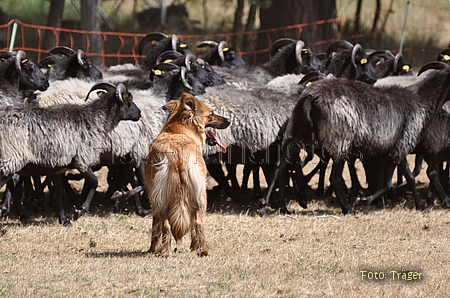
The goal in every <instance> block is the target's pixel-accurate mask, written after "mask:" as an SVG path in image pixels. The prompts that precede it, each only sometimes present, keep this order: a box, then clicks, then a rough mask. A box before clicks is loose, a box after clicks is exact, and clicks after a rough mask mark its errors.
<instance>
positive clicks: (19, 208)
mask: <svg viewBox="0 0 450 298" xmlns="http://www.w3.org/2000/svg"><path fill="white" fill-rule="evenodd" d="M11 177H12V175H11ZM12 178H13V179H10V180H9V181H7V188H8V189H9V190H10V192H11V195H12V198H13V204H14V208H15V209H16V212H17V214H18V215H19V218H20V221H21V222H23V223H26V224H29V223H32V222H33V220H32V219H31V217H30V216H29V215H28V213H27V212H26V209H25V207H24V206H23V204H22V191H18V188H17V187H18V183H19V181H20V177H19V176H17V179H15V177H12Z"/></svg>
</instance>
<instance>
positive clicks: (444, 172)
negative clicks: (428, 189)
mask: <svg viewBox="0 0 450 298" xmlns="http://www.w3.org/2000/svg"><path fill="white" fill-rule="evenodd" d="M448 178H449V166H448V163H447V165H446V166H445V167H444V163H443V162H441V164H440V166H439V180H440V181H441V184H442V187H443V188H444V190H445V193H446V194H447V195H449V183H448Z"/></svg>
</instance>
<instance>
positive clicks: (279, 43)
mask: <svg viewBox="0 0 450 298" xmlns="http://www.w3.org/2000/svg"><path fill="white" fill-rule="evenodd" d="M293 43H295V40H294V39H292V38H287V37H286V38H280V39H277V40H276V41H275V42H274V43H273V44H272V47H271V48H270V51H269V57H270V58H272V56H273V55H275V53H276V52H278V50H279V49H281V48H283V47H285V46H287V45H288V44H293Z"/></svg>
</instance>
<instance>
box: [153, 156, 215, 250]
mask: <svg viewBox="0 0 450 298" xmlns="http://www.w3.org/2000/svg"><path fill="white" fill-rule="evenodd" d="M196 163H197V160H196V158H195V155H193V156H190V157H189V162H188V163H186V162H177V161H174V160H173V161H169V159H168V158H167V157H165V158H164V159H163V160H162V161H161V162H159V163H157V164H154V165H153V166H154V168H155V177H154V182H153V187H152V188H151V190H150V201H151V203H152V209H153V212H154V213H155V214H158V213H161V212H163V213H165V212H168V219H169V223H170V227H171V231H172V235H173V237H174V238H175V240H176V241H180V240H181V239H182V238H183V236H184V235H186V234H187V233H188V232H189V230H190V229H191V228H192V227H193V225H194V223H195V220H196V213H197V211H200V213H202V214H203V213H204V212H205V211H206V207H207V201H206V182H205V178H204V175H203V174H202V173H201V172H200V168H199V167H198V165H197V164H196Z"/></svg>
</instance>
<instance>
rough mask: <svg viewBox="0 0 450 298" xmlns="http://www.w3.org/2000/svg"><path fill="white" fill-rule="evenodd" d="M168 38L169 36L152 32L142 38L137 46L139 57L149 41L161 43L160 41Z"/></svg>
mask: <svg viewBox="0 0 450 298" xmlns="http://www.w3.org/2000/svg"><path fill="white" fill-rule="evenodd" d="M165 38H169V36H167V35H165V34H164V33H161V32H152V33H149V34H147V35H145V36H144V38H142V39H141V41H140V42H139V45H138V54H139V56H140V55H142V51H143V50H144V47H145V46H146V45H147V44H148V43H149V42H151V41H153V40H156V41H161V40H162V39H165Z"/></svg>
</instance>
